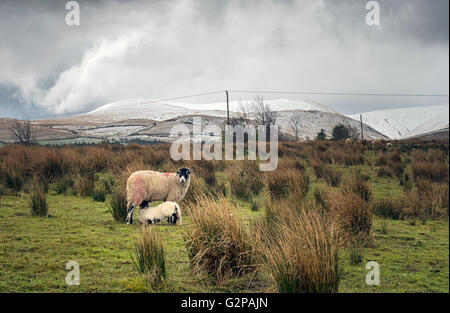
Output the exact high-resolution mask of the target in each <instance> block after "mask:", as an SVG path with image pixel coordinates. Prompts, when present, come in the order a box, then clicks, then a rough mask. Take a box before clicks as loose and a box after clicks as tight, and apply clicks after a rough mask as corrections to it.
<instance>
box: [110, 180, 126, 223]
mask: <svg viewBox="0 0 450 313" xmlns="http://www.w3.org/2000/svg"><path fill="white" fill-rule="evenodd" d="M108 211H109V212H110V213H111V215H112V217H113V218H114V220H115V221H116V222H124V221H125V219H126V217H127V195H126V192H125V190H124V189H122V188H118V189H117V190H116V191H114V192H113V193H112V194H111V195H110V196H109V199H108Z"/></svg>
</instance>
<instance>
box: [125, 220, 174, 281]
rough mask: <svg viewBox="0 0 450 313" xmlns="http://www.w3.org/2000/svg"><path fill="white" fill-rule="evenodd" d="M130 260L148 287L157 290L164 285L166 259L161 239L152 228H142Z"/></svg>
mask: <svg viewBox="0 0 450 313" xmlns="http://www.w3.org/2000/svg"><path fill="white" fill-rule="evenodd" d="M131 258H132V260H133V263H134V265H135V267H136V270H137V272H138V273H139V274H141V275H143V276H144V277H145V279H146V283H147V284H148V285H149V286H150V287H152V288H153V289H158V288H160V287H161V286H162V285H164V282H165V279H166V276H167V273H166V259H165V255H164V248H163V245H162V241H161V238H160V236H159V234H158V233H157V231H156V229H155V228H154V227H142V229H141V234H140V236H139V238H138V241H137V243H136V244H135V247H134V257H133V256H131Z"/></svg>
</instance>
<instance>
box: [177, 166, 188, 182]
mask: <svg viewBox="0 0 450 313" xmlns="http://www.w3.org/2000/svg"><path fill="white" fill-rule="evenodd" d="M190 174H191V170H190V169H188V168H185V167H183V168H180V169H178V170H177V177H178V179H179V180H180V183H181V184H182V185H184V184H185V183H186V182H187V181H188V180H189V175H190Z"/></svg>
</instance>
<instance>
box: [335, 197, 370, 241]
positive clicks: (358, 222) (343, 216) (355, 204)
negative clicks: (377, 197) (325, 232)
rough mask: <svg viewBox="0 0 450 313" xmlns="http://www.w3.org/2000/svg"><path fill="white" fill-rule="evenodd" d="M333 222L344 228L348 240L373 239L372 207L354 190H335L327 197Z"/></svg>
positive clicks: (343, 231)
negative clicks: (343, 192) (344, 191)
mask: <svg viewBox="0 0 450 313" xmlns="http://www.w3.org/2000/svg"><path fill="white" fill-rule="evenodd" d="M327 206H328V207H329V208H330V215H331V218H332V220H333V222H334V223H335V224H336V225H337V226H338V227H339V228H340V229H341V230H342V234H344V235H345V237H346V238H345V239H346V241H347V242H355V241H358V242H370V241H371V240H372V217H373V213H372V208H371V206H370V205H369V204H368V203H367V202H366V201H364V200H363V199H362V198H361V197H360V195H358V194H355V193H353V192H348V193H345V194H341V193H338V192H334V193H333V194H331V195H330V196H329V197H328V198H327Z"/></svg>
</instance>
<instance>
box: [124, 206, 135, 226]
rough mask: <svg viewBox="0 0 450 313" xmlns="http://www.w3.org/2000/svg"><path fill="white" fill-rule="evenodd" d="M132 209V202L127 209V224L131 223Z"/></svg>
mask: <svg viewBox="0 0 450 313" xmlns="http://www.w3.org/2000/svg"><path fill="white" fill-rule="evenodd" d="M133 211H134V204H131V205H130V206H129V207H128V210H127V219H126V222H127V224H133Z"/></svg>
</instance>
